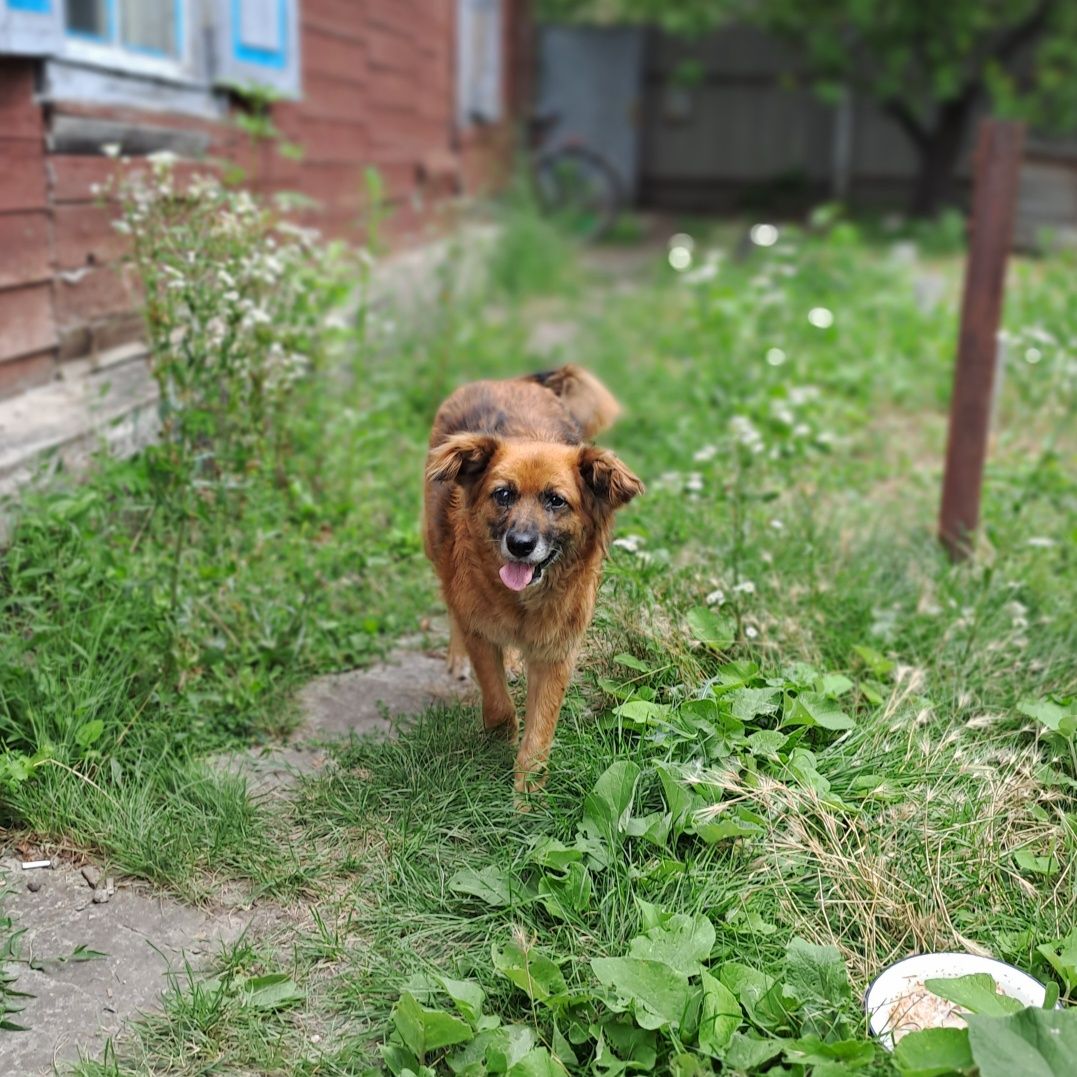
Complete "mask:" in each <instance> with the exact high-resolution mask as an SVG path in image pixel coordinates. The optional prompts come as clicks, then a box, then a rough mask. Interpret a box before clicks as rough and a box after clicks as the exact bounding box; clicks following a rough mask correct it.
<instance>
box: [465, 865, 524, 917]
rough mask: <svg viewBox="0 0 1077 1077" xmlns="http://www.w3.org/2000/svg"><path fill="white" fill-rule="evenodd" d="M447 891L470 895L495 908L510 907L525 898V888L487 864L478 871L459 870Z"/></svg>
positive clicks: (517, 880) (500, 870)
mask: <svg viewBox="0 0 1077 1077" xmlns="http://www.w3.org/2000/svg"><path fill="white" fill-rule="evenodd" d="M449 889H450V890H452V891H454V892H456V893H457V894H470V895H471V896H472V897H477V898H478V899H479V900H480V901H484V902H486V904H487V905H493V906H494V907H495V908H502V907H503V906H505V905H511V904H513V902H514V901H519V900H520V898H521V897H524V896H525V888H524V886H523V884H522V883H521V882H520V881H519V879H517V878H516V877H515V876H513V875H511V874H510V873H509V872H507V871H504V870H502V869H501V868H498V867H495V866H494V865H493V864H487V865H486V867H484V868H482V869H480V870H479V871H475V870H474V868H461V869H460V870H459V871H457V872H455V873H454V874H453V876H452V878H450V879H449Z"/></svg>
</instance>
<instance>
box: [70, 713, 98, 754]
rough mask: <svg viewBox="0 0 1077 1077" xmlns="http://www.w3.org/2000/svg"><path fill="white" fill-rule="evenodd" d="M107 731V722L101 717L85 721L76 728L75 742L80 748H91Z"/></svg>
mask: <svg viewBox="0 0 1077 1077" xmlns="http://www.w3.org/2000/svg"><path fill="white" fill-rule="evenodd" d="M104 731H105V723H104V722H103V721H102V720H101V719H100V718H94V719H93V720H92V721H89V722H84V723H83V724H82V725H80V726H79V727H78V729H76V730H75V743H76V744H77V745H78V746H79V747H80V748H89V746H90V745H91V744H93V743H94V741H96V740H97V739H98V738H99V737H100V736H101V734H102V733H103V732H104Z"/></svg>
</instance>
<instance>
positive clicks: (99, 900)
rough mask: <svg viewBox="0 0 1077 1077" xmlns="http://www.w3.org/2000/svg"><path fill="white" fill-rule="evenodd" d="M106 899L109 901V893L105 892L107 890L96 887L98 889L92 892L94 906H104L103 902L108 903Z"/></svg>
mask: <svg viewBox="0 0 1077 1077" xmlns="http://www.w3.org/2000/svg"><path fill="white" fill-rule="evenodd" d="M108 899H109V892H108V890H107V889H106V888H105V887H103V886H99V887H98V888H97V889H96V890H95V891H94V892H93V903H94V904H95V905H104V904H105V902H106V901H108Z"/></svg>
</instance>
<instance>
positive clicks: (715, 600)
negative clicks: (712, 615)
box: [704, 587, 725, 606]
mask: <svg viewBox="0 0 1077 1077" xmlns="http://www.w3.org/2000/svg"><path fill="white" fill-rule="evenodd" d="M704 601H705V602H706V603H707V605H708V606H722V605H724V604H725V591H723V590H722V589H721V588H720V587H719V588H715V590H713V591H711V592H710V594H708V595H707V597H706V598H705V599H704Z"/></svg>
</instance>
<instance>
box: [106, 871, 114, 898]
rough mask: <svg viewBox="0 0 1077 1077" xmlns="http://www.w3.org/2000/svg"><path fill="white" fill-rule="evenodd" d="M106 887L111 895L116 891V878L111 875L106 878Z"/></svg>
mask: <svg viewBox="0 0 1077 1077" xmlns="http://www.w3.org/2000/svg"><path fill="white" fill-rule="evenodd" d="M105 889H106V890H107V891H108V896H109V897H112V895H113V894H115V893H116V880H115V879H114V878H113V877H112V876H111V875H110V876H109V877H108V878H107V879H106V880H105Z"/></svg>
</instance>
